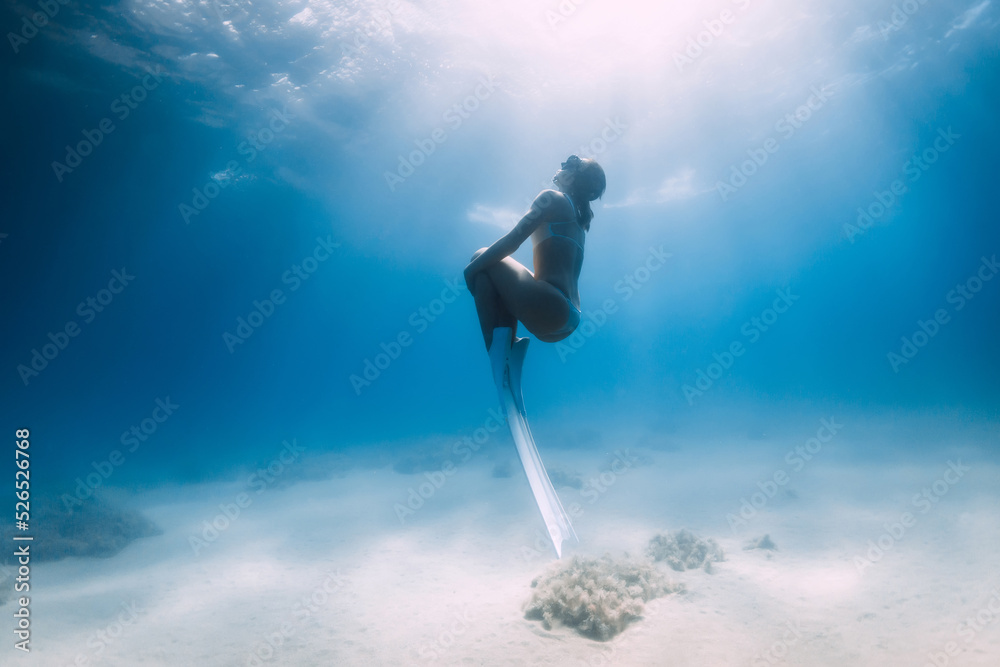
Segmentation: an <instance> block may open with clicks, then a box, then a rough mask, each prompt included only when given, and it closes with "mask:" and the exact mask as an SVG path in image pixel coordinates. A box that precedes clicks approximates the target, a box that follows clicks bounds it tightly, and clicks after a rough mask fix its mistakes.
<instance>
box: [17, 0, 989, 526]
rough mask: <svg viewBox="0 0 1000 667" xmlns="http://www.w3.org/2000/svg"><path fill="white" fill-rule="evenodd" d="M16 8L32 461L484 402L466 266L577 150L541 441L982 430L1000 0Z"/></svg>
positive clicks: (202, 456) (20, 298)
mask: <svg viewBox="0 0 1000 667" xmlns="http://www.w3.org/2000/svg"><path fill="white" fill-rule="evenodd" d="M0 16H2V21H0V25H2V27H3V31H4V33H5V42H6V43H5V45H4V46H3V47H2V50H3V51H4V55H3V60H4V67H3V88H4V89H5V90H6V91H8V92H7V93H6V104H5V105H4V109H3V112H2V113H3V117H4V123H3V126H4V128H5V131H4V132H3V138H2V140H0V141H2V142H3V146H4V155H5V156H6V159H5V160H4V161H3V167H2V170H3V171H2V177H3V182H4V184H5V187H4V192H5V200H6V201H5V206H4V214H3V219H2V222H0V280H2V284H3V285H4V290H3V295H4V296H3V317H4V321H3V345H2V347H0V355H2V363H0V369H2V370H3V376H2V381H0V382H2V384H0V392H2V393H0V396H2V405H3V423H4V428H6V429H7V430H8V432H10V433H13V432H14V431H15V429H20V428H28V429H30V431H31V434H32V447H33V449H32V452H33V453H34V456H35V458H34V459H33V460H32V466H33V468H32V470H33V474H34V475H35V476H36V477H35V479H36V480H37V482H36V483H35V484H36V486H35V487H34V488H35V489H36V491H35V493H40V494H41V493H48V494H52V495H55V496H58V495H59V494H62V493H65V492H67V490H72V489H73V488H74V486H75V485H76V484H77V483H78V482H79V480H80V479H85V478H86V476H87V475H89V474H92V473H94V472H95V471H98V472H99V471H100V469H101V466H102V462H104V461H107V460H108V459H109V456H110V455H111V452H114V451H118V452H120V453H121V455H122V456H121V458H122V460H123V461H124V462H120V461H119V462H117V463H115V464H114V465H115V468H114V473H113V474H114V477H113V478H110V479H108V478H107V477H105V479H104V480H103V481H102V484H105V485H107V486H109V487H110V486H113V487H117V488H120V489H126V490H128V491H130V492H136V493H140V494H141V493H142V492H143V491H144V490H148V489H154V488H156V487H159V486H161V485H166V484H187V483H194V482H203V481H212V480H218V479H229V478H231V477H232V476H233V475H234V474H235V471H239V470H242V469H244V468H246V467H252V466H254V465H256V464H257V463H258V462H267V461H269V460H272V459H273V458H274V457H275V456H276V455H277V452H279V451H280V450H281V448H282V444H281V443H282V442H283V441H286V440H288V441H291V440H294V441H296V442H297V443H298V444H299V445H301V446H303V447H305V448H306V449H307V451H308V452H309V453H310V455H318V454H323V453H336V452H354V453H357V452H364V451H366V450H368V451H376V450H377V451H380V452H382V451H385V452H389V455H388V456H389V457H390V458H389V459H383V460H380V461H378V462H373V463H372V462H370V465H372V466H377V465H389V464H391V462H392V461H398V460H400V459H403V460H405V459H406V457H407V456H409V455H410V454H412V453H413V451H414V450H415V448H416V447H417V445H415V444H414V443H424V442H425V441H426V440H427V439H428V438H432V437H440V438H442V439H445V440H448V439H454V438H459V437H461V436H463V435H466V434H470V433H473V432H474V430H475V429H477V428H478V427H480V426H482V425H483V423H484V420H486V419H487V418H488V410H490V409H491V408H495V403H496V395H495V390H494V387H493V385H492V382H491V378H490V373H489V364H488V360H487V358H486V355H485V353H484V350H483V344H482V339H481V336H480V333H479V326H478V321H477V319H476V311H475V306H474V303H473V300H472V298H471V297H470V295H469V293H468V291H467V290H466V288H465V286H464V283H463V280H462V270H463V269H464V267H465V265H466V264H467V263H468V261H469V258H470V256H471V254H472V253H473V252H474V251H475V250H476V249H477V248H480V247H483V246H488V245H490V244H491V243H492V242H494V241H495V240H496V239H498V238H499V237H500V236H502V235H503V234H504V233H505V232H506V230H508V229H510V227H511V226H512V225H513V224H514V223H515V222H516V221H517V219H518V218H519V217H520V216H521V215H522V214H523V213H524V212H525V211H526V209H527V205H528V203H530V201H531V199H532V198H533V197H534V196H535V195H536V194H537V193H538V192H539V191H540V190H541V189H543V188H546V187H551V177H552V174H553V173H554V172H555V171H556V169H557V168H558V165H559V163H560V162H561V161H562V160H564V159H566V157H567V156H568V155H569V154H572V153H576V154H579V155H581V156H585V157H593V158H595V159H597V160H598V161H599V163H600V164H601V165H602V166H603V168H604V170H605V172H606V174H607V179H608V187H607V191H606V193H605V195H604V197H603V199H601V200H599V201H596V202H594V211H595V218H594V221H593V223H592V229H591V231H590V233H589V239H588V243H587V252H586V258H585V262H584V268H583V273H582V276H581V279H580V293H581V296H582V301H583V312H584V325H583V326H582V327H581V328H580V330H578V332H577V333H576V334H574V336H573V337H571V338H569V339H567V340H566V341H564V342H562V343H560V344H555V345H552V344H544V343H541V342H539V341H537V340H535V341H532V343H531V350H530V352H529V357H528V362H527V366H526V376H525V388H524V391H525V400H526V402H527V404H528V408H529V413H530V415H531V416H532V419H533V420H535V423H536V424H537V426H536V428H537V432H536V438H537V440H538V443H539V447H540V448H541V449H542V450H543V455H544V452H545V451H546V450H548V451H553V450H568V449H572V448H573V447H576V446H581V447H583V446H587V445H588V443H592V442H594V441H597V440H600V437H607V436H608V434H614V433H615V432H616V431H617V430H619V429H622V430H624V429H626V428H628V429H632V428H638V429H645V430H647V431H648V432H650V433H667V434H669V433H674V432H678V431H683V432H685V433H705V434H710V435H711V436H712V437H707V438H706V440H705V444H704V446H705V447H706V448H708V449H711V447H713V446H714V445H713V444H712V443H713V442H715V440H713V439H712V438H715V437H717V438H719V439H725V438H728V437H740V438H743V437H749V438H750V439H757V440H759V439H761V438H766V437H769V436H768V434H772V433H777V432H788V431H794V429H793V428H792V427H790V426H789V424H796V425H799V424H807V425H809V426H808V429H806V430H810V431H811V430H814V428H815V424H816V423H817V420H818V419H819V418H820V417H826V416H828V415H829V414H834V413H836V414H837V415H855V416H856V417H857V419H858V420H861V419H870V420H872V421H873V422H877V423H878V424H880V426H879V428H882V429H887V431H885V433H886V438H887V440H892V441H893V442H897V443H898V447H899V449H901V450H906V449H908V448H909V449H911V450H912V451H913V455H914V457H920V456H923V455H926V454H927V453H928V452H933V451H935V448H936V447H939V446H941V445H942V443H944V442H946V441H947V442H950V440H949V436H948V434H949V432H950V429H952V428H957V427H959V426H963V427H969V428H973V429H976V430H977V431H976V432H979V433H982V434H983V438H984V439H983V442H986V443H989V444H990V446H991V447H995V446H996V445H997V444H1000V441H998V440H997V431H996V424H997V420H998V418H1000V415H998V413H997V406H998V400H1000V381H998V372H1000V346H998V345H997V340H998V331H1000V277H998V275H997V274H998V273H1000V265H998V263H997V260H998V256H1000V231H998V226H997V213H996V201H997V198H996V190H997V188H996V180H997V177H998V175H1000V172H998V169H997V155H998V154H1000V130H998V129H997V125H996V118H997V115H996V109H997V107H998V104H1000V76H998V73H1000V49H998V44H1000V40H998V34H1000V31H998V27H1000V10H998V8H997V5H995V4H994V3H993V2H992V0H982V1H979V0H969V1H963V2H947V3H936V2H927V1H920V0H907V2H898V1H895V0H879V1H877V2H846V3H837V4H832V5H831V4H830V3H820V2H805V3H802V2H795V3H792V2H781V1H779V0H773V1H770V2H764V1H760V0H734V1H732V2H729V1H716V2H712V3H707V4H706V3H698V4H689V5H684V4H681V3H667V4H662V5H661V4H654V3H643V2H631V3H630V2H626V3H618V4H614V5H609V4H606V3H605V4H600V3H592V2H582V1H579V0H563V1H562V2H559V3H557V2H548V3H546V2H542V3H532V2H516V3H512V4H511V3H504V4H497V5H491V4H482V3H460V4H457V5H455V4H452V3H441V2H412V3H411V2H402V1H397V0H387V1H386V2H368V1H361V0H358V1H353V0H351V1H348V2H337V3H331V2H322V1H318V0H295V1H292V0H289V1H275V2H243V1H239V0H237V1H233V2H228V1H227V2H222V1H219V0H207V1H205V2H188V1H182V2H158V1H151V0H149V1H147V0H136V1H130V2H120V3H110V4H109V3H105V4H98V3H77V2H73V1H72V0H70V1H68V2H66V3H65V4H64V3H62V2H55V1H53V2H51V3H46V2H44V1H41V2H39V1H35V2H31V1H25V0H15V1H12V2H9V3H6V4H5V7H4V10H3V13H2V15H0ZM42 19H44V21H43V20H42ZM514 256H515V258H517V259H518V260H519V261H521V262H522V263H523V264H525V265H526V266H528V267H529V268H530V266H531V252H530V248H529V247H527V246H525V247H522V248H521V249H520V250H518V251H517V253H515V255H514ZM521 335H526V334H525V333H524V331H523V329H522V333H521ZM915 420H916V421H915ZM928 424H937V425H938V426H937V427H928ZM794 432H795V433H803V438H802V439H804V437H805V436H806V435H808V433H804V432H803V431H802V429H801V428H800V429H799V430H798V431H794ZM595 433H599V434H601V435H600V436H598V435H594V434H595ZM795 437H798V435H796V436H795ZM602 443H603V441H602ZM496 446H497V447H507V444H506V442H502V443H499V444H497V445H496ZM600 446H602V447H603V446H605V444H600ZM606 446H607V448H608V450H609V451H610V450H611V449H613V447H614V444H613V443H612V444H607V445H606ZM719 447H720V449H719V452H720V454H719V455H720V456H722V455H723V454H724V452H725V451H728V450H724V449H723V448H722V447H721V445H720V446H719ZM778 449H781V450H782V451H784V449H783V446H778ZM863 449H864V448H861V450H863ZM861 450H859V452H857V453H856V456H857V457H858V458H857V465H859V466H861V465H863V464H864V461H865V460H866V458H865V457H866V456H867V457H876V456H878V455H879V452H878V451H876V450H875V449H873V450H870V451H867V452H865V451H861ZM851 462H852V460H851V459H850V458H848V461H847V463H848V464H850V463H851ZM414 469H415V470H417V471H419V470H421V467H420V465H419V464H417V465H416V467H415V468H414ZM513 473H514V474H515V475H518V474H520V473H519V470H517V469H516V468H514V470H513ZM404 486H405V485H404ZM525 493H527V491H525ZM388 510H389V506H388V505H387V506H385V507H380V508H379V511H382V512H383V513H386V512H387V511H388Z"/></svg>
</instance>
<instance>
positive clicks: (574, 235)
mask: <svg viewBox="0 0 1000 667" xmlns="http://www.w3.org/2000/svg"><path fill="white" fill-rule="evenodd" d="M563 194H564V196H565V197H566V201H568V202H569V205H570V206H571V207H572V208H573V219H572V220H565V221H561V222H549V223H543V224H541V225H538V227H537V228H536V229H535V231H533V232H532V233H531V241H532V243H534V244H535V245H536V246H537V245H538V244H539V243H541V242H542V241H544V240H545V239H548V238H551V237H553V236H561V237H562V238H564V239H569V240H570V241H572V242H573V243H575V244H576V246H577V247H578V248H579V249H580V252H583V244H584V241H586V238H587V236H586V232H584V231H583V228H582V227H580V223H578V222H577V221H576V218H577V213H576V206H574V205H573V200H572V199H570V197H569V195H567V194H565V193H563ZM556 230H559V231H556ZM560 231H561V232H565V233H562V234H561V233H559V232H560Z"/></svg>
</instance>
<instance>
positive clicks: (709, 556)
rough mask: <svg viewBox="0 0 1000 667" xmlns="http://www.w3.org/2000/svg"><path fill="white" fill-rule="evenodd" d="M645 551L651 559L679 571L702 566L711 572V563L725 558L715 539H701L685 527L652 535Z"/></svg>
mask: <svg viewBox="0 0 1000 667" xmlns="http://www.w3.org/2000/svg"><path fill="white" fill-rule="evenodd" d="M646 552H647V553H648V554H649V556H650V558H652V559H653V560H655V561H657V562H659V561H661V560H662V561H666V563H667V565H669V566H670V567H672V568H673V569H675V570H677V571H679V572H683V571H684V570H694V569H697V568H702V569H703V570H705V572H709V573H711V572H712V563H717V562H719V561H723V560H725V554H723V552H722V549H720V548H719V545H718V544H716V542H715V540H712V539H709V540H703V539H701V538H700V537H698V536H696V535H695V534H694V533H692V532H690V531H688V530H685V529H681V530H678V531H677V532H675V533H670V532H668V533H667V534H666V535H657V536H655V537H653V539H651V540H650V541H649V546H648V547H647V548H646Z"/></svg>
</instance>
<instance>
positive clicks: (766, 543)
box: [743, 535, 778, 551]
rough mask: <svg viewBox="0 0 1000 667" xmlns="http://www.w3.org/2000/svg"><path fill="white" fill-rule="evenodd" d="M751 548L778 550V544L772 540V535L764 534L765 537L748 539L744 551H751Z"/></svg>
mask: <svg viewBox="0 0 1000 667" xmlns="http://www.w3.org/2000/svg"><path fill="white" fill-rule="evenodd" d="M751 549H766V550H767V551H777V550H778V545H776V544H775V543H774V541H773V540H771V536H770V535H764V536H763V537H758V538H755V539H752V540H750V541H748V542H747V543H746V544H745V545H744V546H743V550H744V551H750V550H751Z"/></svg>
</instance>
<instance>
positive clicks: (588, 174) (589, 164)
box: [569, 158, 608, 232]
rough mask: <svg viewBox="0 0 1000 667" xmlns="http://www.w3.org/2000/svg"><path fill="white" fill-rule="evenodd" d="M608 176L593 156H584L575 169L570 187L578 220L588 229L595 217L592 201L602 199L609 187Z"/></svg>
mask: <svg viewBox="0 0 1000 667" xmlns="http://www.w3.org/2000/svg"><path fill="white" fill-rule="evenodd" d="M607 185H608V182H607V178H606V177H605V176H604V169H602V168H601V165H599V164H597V160H595V159H593V158H582V159H579V162H578V163H577V165H576V169H574V170H573V182H572V184H571V187H570V193H569V194H570V196H571V197H572V198H573V203H574V204H575V205H576V217H577V222H578V223H580V226H581V227H583V228H584V229H585V230H586V231H588V232H589V231H590V221H591V220H593V219H594V211H593V209H592V208H590V202H592V201H594V200H595V199H600V198H601V196H602V195H604V189H605V188H606V187H607Z"/></svg>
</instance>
